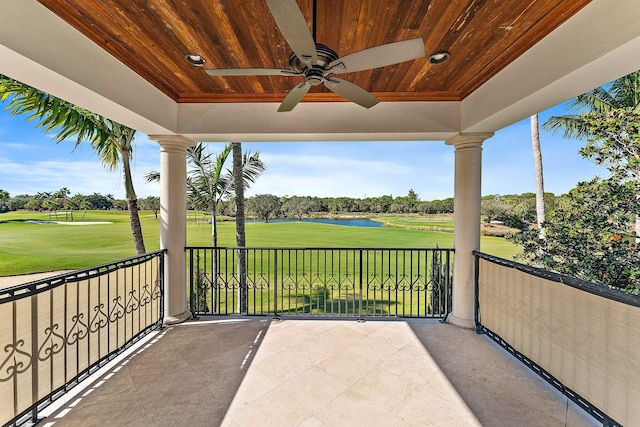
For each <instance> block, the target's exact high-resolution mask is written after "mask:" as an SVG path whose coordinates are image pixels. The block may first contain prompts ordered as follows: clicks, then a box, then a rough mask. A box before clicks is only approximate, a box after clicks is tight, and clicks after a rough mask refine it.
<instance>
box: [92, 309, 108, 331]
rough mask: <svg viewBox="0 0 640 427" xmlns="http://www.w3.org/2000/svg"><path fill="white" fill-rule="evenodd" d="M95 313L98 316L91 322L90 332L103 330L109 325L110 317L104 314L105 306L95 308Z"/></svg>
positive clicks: (94, 316)
mask: <svg viewBox="0 0 640 427" xmlns="http://www.w3.org/2000/svg"><path fill="white" fill-rule="evenodd" d="M93 311H95V312H96V314H94V315H93V318H92V319H91V322H89V330H90V331H91V332H96V331H97V330H98V329H102V328H104V327H105V326H107V324H108V323H109V317H108V316H107V314H106V313H105V312H104V304H102V303H100V304H98V305H96V306H95V307H93Z"/></svg>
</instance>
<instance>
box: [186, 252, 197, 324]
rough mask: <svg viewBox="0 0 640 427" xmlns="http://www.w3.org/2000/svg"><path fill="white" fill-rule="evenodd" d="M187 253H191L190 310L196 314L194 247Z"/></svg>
mask: <svg viewBox="0 0 640 427" xmlns="http://www.w3.org/2000/svg"><path fill="white" fill-rule="evenodd" d="M187 253H188V254H189V310H191V314H192V315H193V316H194V317H195V316H196V304H195V301H194V298H195V294H194V287H193V249H187Z"/></svg>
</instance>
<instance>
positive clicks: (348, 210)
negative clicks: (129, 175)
mask: <svg viewBox="0 0 640 427" xmlns="http://www.w3.org/2000/svg"><path fill="white" fill-rule="evenodd" d="M70 194H71V192H70V191H69V189H68V188H62V189H60V190H57V191H50V192H40V193H36V194H33V195H29V194H21V195H16V196H13V197H10V196H9V193H7V192H6V191H4V190H0V212H7V211H16V210H30V211H39V212H48V213H49V214H50V215H51V216H52V217H55V216H56V215H58V214H59V213H64V212H67V215H69V212H74V211H76V212H77V211H83V212H85V211H86V210H123V211H124V210H126V209H127V202H126V200H124V199H115V198H114V197H113V196H112V195H111V194H107V195H103V194H99V193H93V194H90V195H82V194H76V195H74V196H71V195H70ZM557 201H558V197H556V196H555V195H554V194H553V193H546V194H545V203H546V204H547V208H548V209H549V210H551V209H553V207H555V206H556V204H557V203H558V202H557ZM138 202H139V204H140V208H141V209H143V210H151V211H153V212H155V213H156V217H157V214H158V212H159V210H160V198H159V197H155V196H150V197H146V198H143V199H140V200H138ZM246 204H247V212H248V214H249V215H250V216H252V217H254V218H257V219H263V220H269V219H273V218H294V219H298V220H302V218H305V217H309V216H311V215H317V214H319V215H322V214H332V215H340V214H390V213H396V214H425V215H428V214H450V213H453V198H452V197H450V198H446V199H442V200H431V201H426V200H420V198H419V196H418V194H417V193H416V192H415V191H413V190H409V192H408V194H407V195H406V196H396V197H393V196H391V195H383V196H379V197H365V198H354V197H311V196H282V197H280V196H275V195H273V194H258V195H255V196H253V197H250V198H248V199H247V201H246ZM187 205H188V206H187V207H188V209H189V210H191V211H193V212H196V211H201V209H202V208H201V204H200V203H199V202H198V200H197V199H193V198H189V199H188V200H187ZM217 213H218V214H221V215H227V216H235V203H234V201H233V199H232V198H230V199H225V200H221V201H220V202H219V204H218V206H217ZM482 215H483V220H484V221H486V222H492V221H493V222H495V221H499V222H502V223H504V224H505V225H507V226H510V227H513V228H525V227H526V226H527V225H529V224H532V223H535V218H536V212H535V193H523V194H510V195H489V196H484V197H483V198H482Z"/></svg>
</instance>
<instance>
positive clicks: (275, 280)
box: [187, 247, 453, 319]
mask: <svg viewBox="0 0 640 427" xmlns="http://www.w3.org/2000/svg"><path fill="white" fill-rule="evenodd" d="M241 253H243V254H244V258H245V260H246V261H245V265H246V270H245V273H243V275H240V273H239V271H238V259H239V257H238V255H239V254H241ZM187 258H188V276H189V277H188V282H189V301H190V308H191V311H192V313H195V314H233V313H242V314H249V315H271V316H274V317H278V316H280V315H305V316H311V315H321V316H343V317H356V318H359V319H362V318H365V317H372V316H402V317H436V318H442V317H445V316H446V315H447V313H448V312H449V310H450V306H451V283H452V271H453V270H452V267H453V249H439V248H435V249H389V248H385V249H372V248H349V249H346V248H228V247H221V248H216V249H213V248H211V247H188V248H187Z"/></svg>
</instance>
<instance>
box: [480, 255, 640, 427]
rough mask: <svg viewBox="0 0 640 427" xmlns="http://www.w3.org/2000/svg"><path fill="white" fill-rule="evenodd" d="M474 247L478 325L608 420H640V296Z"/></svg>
mask: <svg viewBox="0 0 640 427" xmlns="http://www.w3.org/2000/svg"><path fill="white" fill-rule="evenodd" d="M474 254H475V257H476V296H477V300H476V329H477V332H478V333H484V334H487V336H489V337H490V338H492V339H493V340H494V341H495V342H497V343H498V344H499V345H500V346H502V347H503V348H504V349H505V350H507V351H508V352H509V353H511V354H512V355H513V356H514V357H515V358H516V359H518V360H520V361H521V362H522V363H524V364H525V365H526V366H527V367H529V368H530V369H531V370H532V371H534V372H535V373H537V374H538V375H540V376H541V377H542V378H543V379H545V380H546V381H547V382H548V383H549V384H551V385H552V386H553V387H555V388H556V389H558V390H559V391H560V392H561V393H563V394H564V395H565V396H567V398H568V399H570V400H571V401H573V402H574V403H575V404H576V405H578V406H579V407H581V408H582V409H584V410H585V411H586V412H587V413H588V414H590V415H591V416H593V417H594V418H595V419H596V420H597V421H599V422H600V423H602V425H603V426H612V427H613V426H621V425H639V424H638V423H639V422H640V409H639V408H638V405H637V400H638V396H640V393H638V384H640V360H639V359H638V357H637V348H638V346H640V334H638V323H639V322H640V297H639V296H637V295H631V294H626V293H624V292H621V291H618V290H614V289H610V288H608V287H606V286H602V285H597V284H594V283H589V282H587V281H585V280H581V279H577V278H574V277H569V276H565V275H561V274H557V273H554V272H551V271H547V270H542V269H539V268H534V267H531V266H528V265H523V264H519V263H516V262H513V261H509V260H505V259H501V258H497V257H495V256H491V255H487V254H483V253H479V252H475V253H474ZM612 396H615V398H611V397H612Z"/></svg>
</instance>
